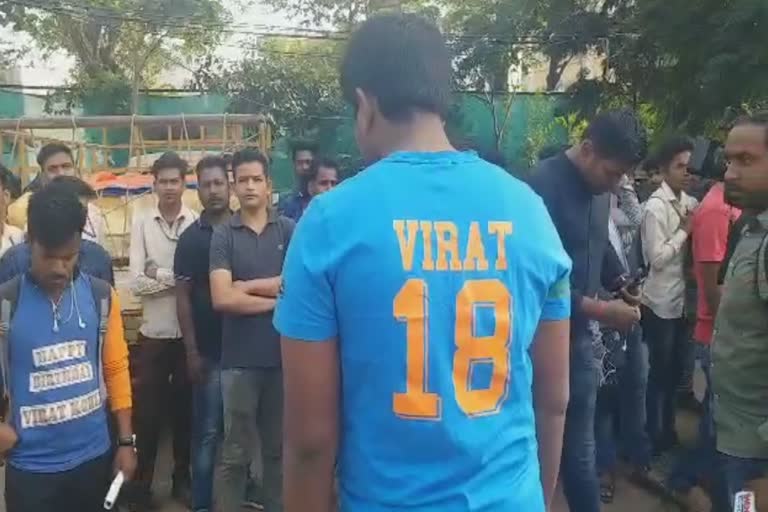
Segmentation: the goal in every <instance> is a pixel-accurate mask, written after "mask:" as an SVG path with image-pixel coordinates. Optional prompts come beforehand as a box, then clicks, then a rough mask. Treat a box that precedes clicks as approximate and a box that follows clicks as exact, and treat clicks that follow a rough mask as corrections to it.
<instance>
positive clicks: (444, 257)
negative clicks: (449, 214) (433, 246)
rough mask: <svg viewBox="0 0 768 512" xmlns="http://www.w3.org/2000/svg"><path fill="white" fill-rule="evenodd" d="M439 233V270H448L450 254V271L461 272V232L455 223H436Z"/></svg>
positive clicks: (436, 230) (436, 229)
mask: <svg viewBox="0 0 768 512" xmlns="http://www.w3.org/2000/svg"><path fill="white" fill-rule="evenodd" d="M435 232H436V233H437V270H448V269H449V267H448V255H449V254H450V259H451V264H450V270H454V271H455V270H461V260H460V259H459V230H458V228H457V227H456V224H454V223H453V222H446V221H439V222H435Z"/></svg>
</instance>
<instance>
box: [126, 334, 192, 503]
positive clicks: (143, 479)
mask: <svg viewBox="0 0 768 512" xmlns="http://www.w3.org/2000/svg"><path fill="white" fill-rule="evenodd" d="M130 360H131V377H132V381H133V382H132V384H133V428H134V430H135V433H136V448H137V450H138V459H139V464H138V468H137V471H136V479H135V480H136V482H137V484H138V485H139V490H140V491H145V492H147V491H149V489H150V488H151V486H152V478H153V476H154V473H155V459H156V458H157V447H158V444H159V441H160V433H161V431H162V427H163V425H164V423H165V421H166V420H168V419H169V420H170V422H171V429H172V433H173V459H174V466H173V468H174V469H173V481H174V483H175V484H178V483H189V465H190V427H191V417H192V387H191V385H190V383H189V379H188V377H187V358H186V353H185V350H184V344H183V343H182V341H181V340H178V339H176V340H158V339H152V338H146V337H144V336H141V337H140V339H139V342H138V343H137V344H136V345H133V346H131V350H130Z"/></svg>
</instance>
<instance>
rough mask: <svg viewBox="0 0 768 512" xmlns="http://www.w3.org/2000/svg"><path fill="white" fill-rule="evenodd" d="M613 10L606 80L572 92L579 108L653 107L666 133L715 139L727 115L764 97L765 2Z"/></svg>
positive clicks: (629, 5) (666, 1) (653, 0)
mask: <svg viewBox="0 0 768 512" xmlns="http://www.w3.org/2000/svg"><path fill="white" fill-rule="evenodd" d="M617 9H619V10H621V11H622V12H621V15H620V16H619V15H617V16H615V18H614V19H615V21H616V27H615V32H616V33H617V34H619V35H617V36H616V37H615V38H613V39H612V40H611V46H610V48H611V51H610V53H609V54H608V57H609V59H608V61H607V64H606V69H605V73H604V75H603V76H602V77H598V78H597V79H596V80H585V81H582V82H581V83H579V84H577V87H576V88H575V89H574V92H577V93H578V94H577V96H576V98H577V100H579V104H578V106H579V107H580V108H582V107H584V105H587V104H591V105H592V107H597V106H599V105H601V104H606V103H616V102H623V103H625V104H626V103H630V104H632V105H633V106H635V107H637V108H645V109H648V108H651V109H653V110H654V111H655V112H656V115H657V118H658V119H657V121H658V124H659V125H660V127H663V128H666V129H667V130H686V131H688V132H690V133H702V132H706V133H709V134H713V135H714V134H715V133H716V132H717V131H718V129H719V127H720V125H721V121H722V120H723V117H724V114H726V112H727V111H733V110H743V109H744V108H749V107H750V106H751V105H759V104H761V102H765V101H766V100H768V93H766V91H765V83H766V82H767V81H768V54H766V52H765V48H766V45H767V44H768V31H766V28H768V4H767V3H765V2H764V1H762V0H731V1H729V2H722V1H720V0H701V1H699V2H695V3H691V2H689V1H686V0H636V1H633V2H630V1H628V0H627V1H625V2H624V3H623V5H619V7H618V8H617ZM691 19H695V20H696V23H691ZM598 99H599V101H598Z"/></svg>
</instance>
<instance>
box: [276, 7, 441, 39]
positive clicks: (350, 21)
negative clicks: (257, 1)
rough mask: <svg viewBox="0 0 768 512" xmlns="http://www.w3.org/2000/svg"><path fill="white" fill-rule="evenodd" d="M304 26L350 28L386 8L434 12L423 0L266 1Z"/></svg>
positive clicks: (433, 14) (435, 12) (426, 12)
mask: <svg viewBox="0 0 768 512" xmlns="http://www.w3.org/2000/svg"><path fill="white" fill-rule="evenodd" d="M267 3H269V4H270V5H272V6H273V7H274V8H275V9H278V10H280V11H284V12H286V13H288V14H290V15H291V16H292V17H294V18H296V19H297V20H298V21H299V22H300V23H302V24H304V25H311V26H313V27H318V26H323V25H331V26H333V27H334V28H336V29H339V30H342V31H346V32H348V31H350V30H352V29H353V28H354V26H355V25H357V24H358V23H360V22H361V21H363V20H365V19H366V18H368V17H369V16H371V14H374V13H376V12H381V11H387V10H403V11H419V12H422V13H424V14H426V15H429V16H431V17H433V18H435V17H437V15H438V12H437V8H436V7H435V6H429V5H428V2H427V1H426V0H267Z"/></svg>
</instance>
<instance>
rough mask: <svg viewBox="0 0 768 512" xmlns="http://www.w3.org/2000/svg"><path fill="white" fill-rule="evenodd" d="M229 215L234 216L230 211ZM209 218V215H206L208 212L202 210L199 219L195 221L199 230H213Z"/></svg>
mask: <svg viewBox="0 0 768 512" xmlns="http://www.w3.org/2000/svg"><path fill="white" fill-rule="evenodd" d="M229 215H230V216H231V215H234V213H233V212H232V210H229ZM210 216H211V214H210V213H208V210H203V211H202V212H201V213H200V217H199V218H198V219H197V221H198V222H199V223H200V227H201V228H203V229H208V230H212V229H213V224H211V220H210Z"/></svg>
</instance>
